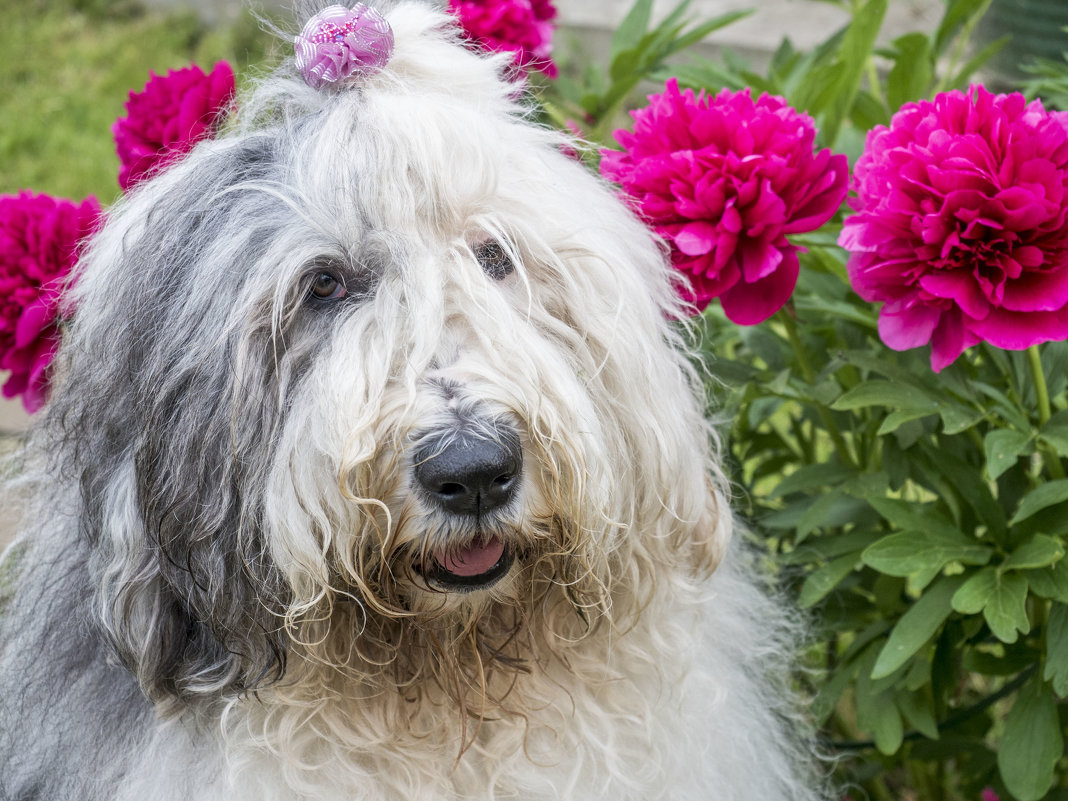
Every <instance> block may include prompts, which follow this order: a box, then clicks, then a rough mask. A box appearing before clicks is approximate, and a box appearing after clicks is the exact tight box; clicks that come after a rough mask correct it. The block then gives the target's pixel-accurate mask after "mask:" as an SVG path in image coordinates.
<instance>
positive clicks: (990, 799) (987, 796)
mask: <svg viewBox="0 0 1068 801" xmlns="http://www.w3.org/2000/svg"><path fill="white" fill-rule="evenodd" d="M979 797H980V798H981V799H982V801H1001V798H1000V797H999V796H998V794H997V793H995V792H994V788H993V787H984V788H983V792H982V793H981V794H980V796H979Z"/></svg>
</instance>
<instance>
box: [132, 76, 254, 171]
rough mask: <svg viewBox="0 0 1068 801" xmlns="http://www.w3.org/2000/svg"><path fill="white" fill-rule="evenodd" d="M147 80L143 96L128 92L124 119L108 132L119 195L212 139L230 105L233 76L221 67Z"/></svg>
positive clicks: (152, 77)
mask: <svg viewBox="0 0 1068 801" xmlns="http://www.w3.org/2000/svg"><path fill="white" fill-rule="evenodd" d="M149 75H150V76H151V78H150V79H149V81H148V83H147V84H145V88H144V89H143V90H141V91H140V92H130V99H129V100H128V101H127V102H126V116H125V117H120V118H119V119H118V120H116V121H115V124H114V125H113V126H112V128H111V132H112V133H113V134H114V136H115V148H116V150H117V151H118V154H119V162H120V165H121V166H120V168H119V186H120V187H122V189H123V191H127V190H128V189H129V188H130V187H131V186H133V185H134V184H136V183H137V182H138V181H140V180H141V179H143V178H145V177H147V176H149V175H150V174H153V173H155V172H157V171H158V170H160V169H162V168H163V167H165V166H166V165H168V164H170V163H171V162H173V161H174V160H176V159H177V158H179V157H180V156H182V155H184V154H186V153H188V152H189V151H190V150H191V149H192V148H193V145H194V144H196V143H197V141H199V140H200V139H203V138H204V137H206V136H210V135H211V134H212V133H213V131H214V128H215V126H216V125H217V124H218V123H219V121H220V119H221V118H222V116H223V114H225V113H226V112H227V111H228V110H229V109H230V106H231V105H232V102H233V97H234V91H235V90H234V71H233V69H232V68H231V67H230V65H229V64H227V63H226V62H225V61H220V62H219V63H218V64H216V65H215V67H214V69H212V71H211V73H210V74H208V75H205V74H204V72H203V71H202V70H201V69H200V68H199V67H197V66H190V67H186V68H185V69H180V70H170V71H169V72H168V73H167V74H166V75H156V74H154V73H149Z"/></svg>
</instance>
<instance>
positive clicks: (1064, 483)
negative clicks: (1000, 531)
mask: <svg viewBox="0 0 1068 801" xmlns="http://www.w3.org/2000/svg"><path fill="white" fill-rule="evenodd" d="M1065 501H1068V478H1061V479H1057V480H1056V481H1048V482H1046V483H1045V484H1042V485H1041V486H1039V487H1036V488H1035V489H1033V490H1031V491H1030V492H1029V493H1027V494H1026V495H1025V496H1024V497H1023V499H1022V500H1021V501H1020V505H1019V507H1017V509H1016V514H1015V515H1013V516H1012V520H1010V521H1009V524H1010V525H1013V526H1014V525H1016V524H1017V523H1019V522H1020V521H1021V520H1026V519H1027V518H1029V517H1030V516H1031V515H1033V514H1034V513H1035V512H1038V511H1040V510H1042V509H1045V508H1046V507H1049V506H1053V505H1054V504H1058V503H1064V502H1065ZM1065 513H1066V514H1068V509H1066V510H1065Z"/></svg>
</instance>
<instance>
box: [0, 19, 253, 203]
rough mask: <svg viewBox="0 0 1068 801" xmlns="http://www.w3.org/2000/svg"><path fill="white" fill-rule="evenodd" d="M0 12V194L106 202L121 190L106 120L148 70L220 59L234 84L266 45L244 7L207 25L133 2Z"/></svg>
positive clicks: (138, 86) (116, 113)
mask: <svg viewBox="0 0 1068 801" xmlns="http://www.w3.org/2000/svg"><path fill="white" fill-rule="evenodd" d="M0 19H4V20H5V23H4V24H3V25H2V26H0V52H2V53H3V54H4V55H3V59H2V61H0V121H2V122H0V194H11V193H14V192H18V191H19V190H22V189H32V190H34V191H37V192H47V193H49V194H52V195H58V196H61V197H68V198H73V199H81V198H83V197H85V196H86V195H89V194H93V195H96V196H97V197H98V198H99V199H100V200H101V202H102V203H103V204H104V205H107V204H109V203H111V202H112V201H113V200H114V199H115V198H116V197H117V196H118V194H119V187H118V182H117V178H116V176H117V175H118V158H117V157H116V155H115V149H114V142H113V141H112V138H111V126H112V124H113V123H114V121H115V120H116V119H117V118H118V117H120V116H122V115H123V114H124V113H125V111H124V108H123V104H124V103H125V101H126V98H127V96H128V93H129V92H130V91H131V90H140V89H141V88H142V87H143V86H144V84H145V82H146V81H147V80H148V77H149V72H150V71H154V72H156V73H161V72H166V71H167V70H168V69H174V68H179V67H184V66H188V65H189V64H190V63H196V64H199V65H200V66H201V67H203V68H206V69H210V67H211V65H212V64H214V63H215V62H216V61H219V60H221V59H226V60H227V61H229V62H230V63H231V64H232V65H233V66H234V68H235V70H236V71H237V72H238V80H239V81H240V80H241V76H242V74H243V73H246V72H247V71H248V67H249V64H256V65H261V64H263V63H264V61H265V59H266V57H267V53H268V50H269V48H270V45H271V37H270V36H269V35H267V34H265V33H263V32H262V31H261V30H260V27H259V23H258V22H257V21H256V20H255V19H253V18H252V17H251V15H249V14H248V12H242V15H241V16H240V17H238V19H237V20H236V21H235V22H234V23H232V24H228V25H224V26H215V27H209V26H207V25H205V24H204V23H203V22H202V21H201V20H199V19H198V18H197V17H196V16H194V15H193V14H191V13H188V12H184V13H183V12H172V13H166V12H158V11H148V10H145V9H144V8H142V7H141V6H140V5H138V4H137V3H136V2H134V1H133V0H0Z"/></svg>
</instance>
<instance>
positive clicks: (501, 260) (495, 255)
mask: <svg viewBox="0 0 1068 801" xmlns="http://www.w3.org/2000/svg"><path fill="white" fill-rule="evenodd" d="M475 258H476V259H478V263H479V264H481V265H482V269H483V270H485V271H486V275H488V276H489V277H490V278H492V279H493V280H494V281H501V280H503V279H505V278H507V277H508V276H509V275H511V274H512V273H513V272H515V265H514V264H512V260H511V259H510V258H509V257H508V253H507V251H506V250H505V249H504V248H503V247H501V245H500V243H498V242H494V241H493V240H492V239H491V240H489V241H488V242H483V243H482V244H481V245H479V246H478V247H476V248H475Z"/></svg>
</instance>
